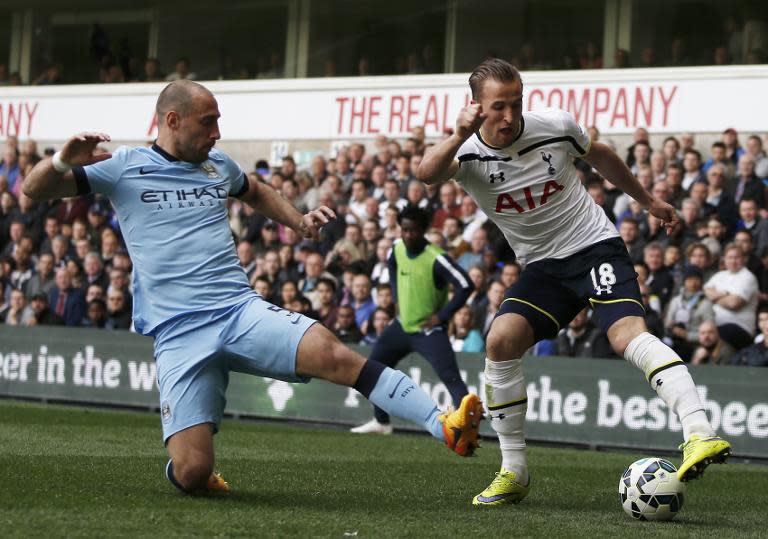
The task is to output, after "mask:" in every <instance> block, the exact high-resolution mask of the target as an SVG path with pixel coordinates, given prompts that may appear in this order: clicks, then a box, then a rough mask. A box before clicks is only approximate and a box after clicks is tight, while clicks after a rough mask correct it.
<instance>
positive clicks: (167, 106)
mask: <svg viewBox="0 0 768 539" xmlns="http://www.w3.org/2000/svg"><path fill="white" fill-rule="evenodd" d="M199 92H203V93H206V94H210V93H211V92H210V91H209V90H208V89H207V88H206V87H205V86H203V85H202V84H198V83H196V82H194V81H191V80H186V79H184V80H175V81H173V82H171V83H170V84H168V85H167V86H166V87H165V88H163V91H162V92H160V95H159V96H157V105H155V112H156V113H157V119H158V123H159V124H162V123H163V118H165V115H166V114H168V113H169V112H171V111H176V112H178V113H179V114H180V115H181V116H186V115H188V114H189V113H190V112H192V110H193V105H194V103H193V100H192V97H193V96H194V95H195V94H196V93H199Z"/></svg>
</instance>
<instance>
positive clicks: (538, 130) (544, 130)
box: [523, 109, 575, 135]
mask: <svg viewBox="0 0 768 539" xmlns="http://www.w3.org/2000/svg"><path fill="white" fill-rule="evenodd" d="M523 118H524V120H525V134H528V135H542V134H545V135H546V134H551V135H557V134H562V133H563V132H564V131H565V130H567V129H568V127H569V125H570V124H573V123H575V120H574V118H573V116H571V114H570V113H569V112H567V111H564V110H560V109H542V110H537V111H535V112H527V113H525V115H524V116H523Z"/></svg>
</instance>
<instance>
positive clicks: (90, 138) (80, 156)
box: [61, 133, 112, 167]
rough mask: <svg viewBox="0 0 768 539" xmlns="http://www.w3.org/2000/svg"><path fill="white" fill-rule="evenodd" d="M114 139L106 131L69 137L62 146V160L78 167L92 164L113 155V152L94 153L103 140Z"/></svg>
mask: <svg viewBox="0 0 768 539" xmlns="http://www.w3.org/2000/svg"><path fill="white" fill-rule="evenodd" d="M110 140H112V139H111V138H110V137H109V135H107V134H105V133H79V134H77V135H75V136H74V137H72V138H71V139H69V140H68V141H67V142H66V143H65V144H64V146H63V147H62V148H61V160H62V161H64V162H65V163H66V164H68V165H70V166H73V167H76V166H85V165H91V164H93V163H98V162H99V161H105V160H107V159H109V158H110V157H112V154H111V153H94V151H95V150H96V147H97V146H98V145H99V144H101V143H102V142H109V141H110Z"/></svg>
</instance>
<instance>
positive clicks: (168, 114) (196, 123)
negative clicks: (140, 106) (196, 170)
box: [157, 80, 221, 163]
mask: <svg viewBox="0 0 768 539" xmlns="http://www.w3.org/2000/svg"><path fill="white" fill-rule="evenodd" d="M220 116H221V114H220V113H219V106H218V103H216V98H215V97H213V94H212V93H211V92H210V91H209V90H208V89H207V88H205V87H204V86H202V85H201V84H198V83H196V82H192V81H190V80H176V81H173V82H172V83H170V84H169V85H168V86H166V87H165V88H164V89H163V91H162V92H160V96H159V97H158V98H157V124H158V130H157V131H158V133H157V144H158V146H160V147H161V148H162V149H163V150H165V151H166V152H168V153H170V154H171V155H173V156H175V157H176V158H178V159H181V160H182V161H187V162H188V163H202V162H204V161H205V160H206V159H208V153H209V152H210V151H211V148H213V146H214V145H215V144H216V141H217V140H219V138H221V133H220V132H219V117H220Z"/></svg>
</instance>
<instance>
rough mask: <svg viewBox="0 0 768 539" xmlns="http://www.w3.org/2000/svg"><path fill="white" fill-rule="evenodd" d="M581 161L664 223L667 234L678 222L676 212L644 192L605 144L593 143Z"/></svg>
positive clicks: (625, 166)
mask: <svg viewBox="0 0 768 539" xmlns="http://www.w3.org/2000/svg"><path fill="white" fill-rule="evenodd" d="M583 159H584V160H585V161H586V162H587V163H589V164H590V165H592V166H593V167H594V168H595V169H596V170H597V171H598V172H599V173H600V174H601V175H602V176H603V177H604V178H606V179H607V180H608V181H610V182H611V183H612V184H613V185H615V186H616V187H618V188H619V189H621V190H622V191H624V192H625V193H627V194H628V195H629V196H631V197H632V198H634V199H635V200H636V201H637V202H638V203H639V204H640V206H642V207H643V209H646V210H648V212H649V213H650V214H651V215H654V216H656V217H658V218H659V219H661V220H662V221H663V222H664V226H665V228H666V229H667V234H669V233H671V232H672V230H673V229H674V228H675V227H676V226H677V224H678V223H679V222H680V219H679V218H678V216H677V211H675V208H673V207H672V206H671V205H669V204H667V203H666V202H664V201H663V200H658V199H656V198H654V197H653V195H651V193H649V192H648V191H646V190H645V189H644V188H643V186H642V185H640V182H638V181H637V178H635V177H634V176H633V175H632V171H630V170H629V168H627V165H626V164H625V163H624V161H622V160H621V158H620V157H619V156H618V155H616V152H614V151H613V150H611V149H610V148H609V147H608V146H606V145H605V144H602V143H600V142H593V143H592V146H591V147H590V149H589V151H588V152H587V153H586V155H584V157H583Z"/></svg>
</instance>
